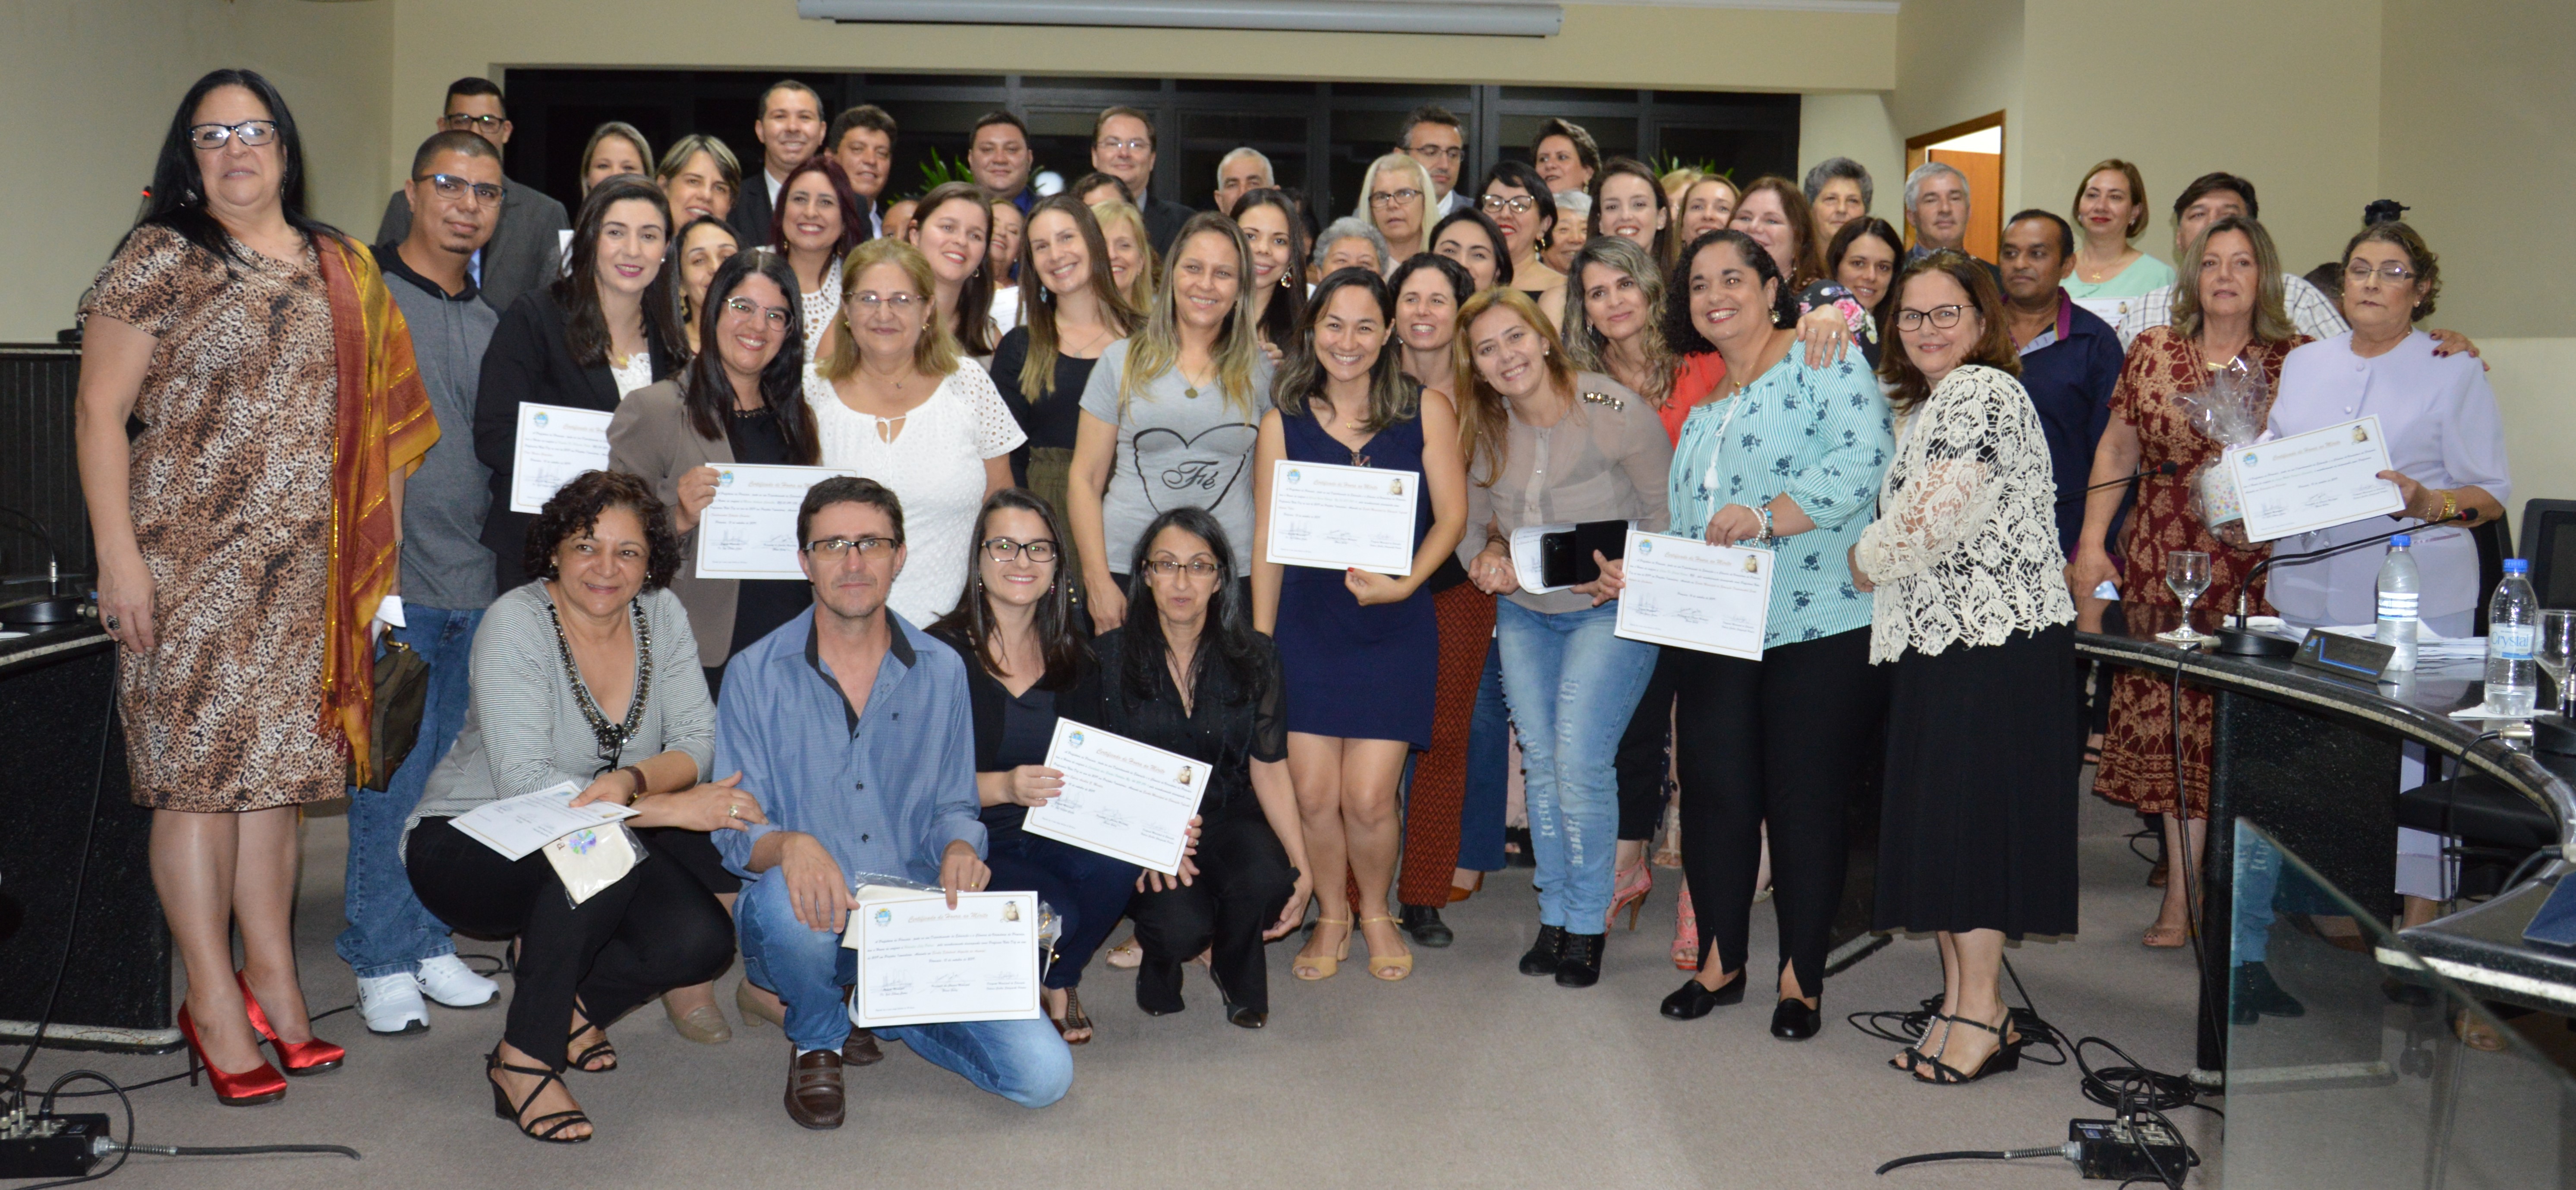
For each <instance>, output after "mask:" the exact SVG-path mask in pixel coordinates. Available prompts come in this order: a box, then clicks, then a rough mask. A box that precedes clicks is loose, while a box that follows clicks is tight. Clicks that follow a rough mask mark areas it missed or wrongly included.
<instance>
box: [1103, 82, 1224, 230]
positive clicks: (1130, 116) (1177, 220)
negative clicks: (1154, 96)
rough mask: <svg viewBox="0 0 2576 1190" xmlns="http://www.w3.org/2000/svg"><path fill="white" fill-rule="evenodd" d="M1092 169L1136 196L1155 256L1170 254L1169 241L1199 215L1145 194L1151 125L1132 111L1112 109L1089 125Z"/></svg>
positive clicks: (1149, 176) (1150, 160)
mask: <svg viewBox="0 0 2576 1190" xmlns="http://www.w3.org/2000/svg"><path fill="white" fill-rule="evenodd" d="M1091 168H1093V169H1096V170H1099V171H1100V172H1102V173H1104V174H1108V175H1109V176H1110V177H1113V178H1116V179H1118V180H1119V181H1120V182H1122V183H1125V184H1126V186H1127V193H1129V194H1133V195H1135V196H1136V210H1137V211H1138V212H1139V213H1141V214H1142V215H1144V216H1145V238H1146V239H1148V240H1150V241H1152V242H1153V244H1154V251H1156V252H1169V251H1171V250H1172V237H1174V236H1177V235H1179V234H1181V225H1182V224H1184V223H1187V222H1189V221H1190V216H1192V215H1194V214H1197V213H1198V212H1196V211H1193V210H1191V209H1190V208H1189V207H1187V206H1185V205H1183V204H1181V203H1176V202H1173V201H1172V200H1170V199H1168V198H1156V197H1154V196H1153V195H1151V194H1148V193H1146V191H1145V188H1146V187H1147V186H1149V185H1151V184H1152V183H1153V181H1154V121H1153V120H1152V119H1151V118H1150V117H1148V116H1146V114H1145V113H1143V112H1140V111H1138V110H1136V109H1135V108H1132V107H1113V108H1110V109H1108V110H1106V111H1103V112H1101V113H1100V117H1099V118H1098V119H1096V120H1093V121H1092V122H1091Z"/></svg>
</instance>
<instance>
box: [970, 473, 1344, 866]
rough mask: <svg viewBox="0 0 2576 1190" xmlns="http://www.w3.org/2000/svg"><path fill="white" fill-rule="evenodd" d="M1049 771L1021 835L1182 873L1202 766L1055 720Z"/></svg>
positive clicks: (1203, 782) (1203, 786)
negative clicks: (1050, 777)
mask: <svg viewBox="0 0 2576 1190" xmlns="http://www.w3.org/2000/svg"><path fill="white" fill-rule="evenodd" d="M1380 474H1385V473H1384V472H1380ZM1046 766H1047V767H1048V768H1051V769H1054V770H1056V771H1057V772H1060V773H1063V774H1064V791H1063V792H1062V793H1060V794H1058V795H1056V797H1055V798H1054V800H1052V801H1049V802H1048V803H1047V804H1045V805H1043V806H1032V807H1030V808H1029V813H1028V817H1027V818H1026V819H1025V820H1024V821H1023V822H1022V824H1021V829H1023V830H1025V831H1027V832H1029V833H1030V834H1032V835H1038V836H1042V837H1044V838H1049V839H1054V840H1056V841H1057V842H1060V843H1070V844H1072V845H1074V846H1076V847H1080V848H1083V849H1084V850H1087V851H1097V852H1099V853H1100V854H1102V855H1106V856H1109V857H1111V858H1113V859H1123V860H1126V861H1127V862H1128V863H1131V864H1135V865H1137V866H1139V867H1145V868H1151V869H1153V870H1155V871H1157V872H1160V873H1162V874H1164V875H1166V876H1170V875H1173V874H1175V873H1178V872H1179V871H1180V870H1181V851H1182V849H1183V848H1184V847H1186V846H1188V844H1189V833H1190V817H1191V816H1192V815H1194V814H1197V813H1198V812H1199V798H1200V796H1201V795H1203V794H1205V793H1206V792H1207V784H1208V766H1207V762H1205V761H1200V760H1192V759H1190V758H1189V757H1187V756H1182V755H1180V754H1179V753H1175V752H1165V751H1163V750H1162V749H1160V748H1157V747H1154V746H1152V745H1150V744H1140V743H1137V742H1136V741H1134V740H1131V739H1128V738H1127V737H1125V736H1120V735H1112V734H1110V733H1108V732H1106V731H1102V730H1101V729H1099V728H1097V727H1092V726H1089V725H1086V724H1081V723H1076V722H1074V721H1073V720H1071V719H1062V718H1059V719H1057V720H1056V721H1055V739H1054V740H1053V741H1052V742H1050V743H1049V744H1048V745H1047V758H1046Z"/></svg>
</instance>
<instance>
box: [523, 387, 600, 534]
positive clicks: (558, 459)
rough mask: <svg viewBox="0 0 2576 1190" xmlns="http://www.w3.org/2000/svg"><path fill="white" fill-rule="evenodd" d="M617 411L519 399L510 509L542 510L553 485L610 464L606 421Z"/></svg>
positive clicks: (557, 485) (559, 485)
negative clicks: (609, 411) (517, 432)
mask: <svg viewBox="0 0 2576 1190" xmlns="http://www.w3.org/2000/svg"><path fill="white" fill-rule="evenodd" d="M616 416H617V415H616V414H614V413H608V412H603V411H601V410H597V409H573V408H569V407H567V406H563V405H538V404H534V403H531V402H528V401H521V402H519V438H518V445H517V446H516V447H515V448H513V449H512V451H511V454H510V511H512V512H544V511H545V509H546V500H547V498H548V497H551V496H553V495H554V494H555V489H557V488H560V487H562V486H564V485H565V484H568V483H571V482H572V481H573V480H575V479H577V478H579V477H580V476H581V473H582V472H584V471H606V470H608V423H609V421H610V420H611V419H613V418H615V417H616Z"/></svg>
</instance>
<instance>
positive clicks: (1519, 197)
mask: <svg viewBox="0 0 2576 1190" xmlns="http://www.w3.org/2000/svg"><path fill="white" fill-rule="evenodd" d="M1477 205H1479V206H1482V207H1483V208H1485V213H1487V214H1489V215H1499V214H1502V213H1503V212H1505V211H1509V212H1511V213H1512V214H1515V215H1526V214H1529V213H1530V212H1531V211H1535V210H1537V209H1538V200H1537V199H1535V198H1532V197H1530V196H1529V195H1526V194H1516V195H1512V196H1510V197H1505V196H1503V195H1500V194H1488V195H1486V196H1485V197H1484V200H1483V201H1482V202H1480V203H1478V204H1477Z"/></svg>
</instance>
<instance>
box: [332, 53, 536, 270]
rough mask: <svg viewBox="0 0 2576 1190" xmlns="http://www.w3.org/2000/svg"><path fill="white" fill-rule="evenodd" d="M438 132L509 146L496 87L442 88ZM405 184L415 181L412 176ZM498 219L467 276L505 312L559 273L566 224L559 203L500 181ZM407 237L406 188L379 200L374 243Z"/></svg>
mask: <svg viewBox="0 0 2576 1190" xmlns="http://www.w3.org/2000/svg"><path fill="white" fill-rule="evenodd" d="M438 127H439V130H440V131H444V132H472V133H476V134H478V135H480V136H481V137H482V138H483V139H485V140H487V141H490V142H492V147H493V148H495V149H499V148H501V147H502V146H504V145H507V144H509V143H510V117H509V115H508V114H507V112H505V111H504V110H503V108H502V106H501V88H500V87H499V86H498V85H496V84H494V83H493V82H492V80H490V79H484V78H471V77H468V78H461V79H458V80H456V81H455V82H453V83H449V84H448V85H447V105H446V107H445V108H444V109H442V110H441V111H440V113H439V116H438ZM407 181H412V182H417V181H419V179H417V178H412V179H407ZM501 181H502V190H503V193H502V196H501V221H500V223H499V225H498V226H496V227H494V228H493V229H492V238H491V240H490V241H489V242H487V243H485V244H484V245H483V247H482V249H481V250H480V251H478V252H476V253H475V254H474V258H473V262H472V264H473V267H472V269H471V273H472V275H473V278H474V282H475V285H476V287H477V288H478V289H480V290H481V291H482V296H483V301H484V302H485V303H486V304H488V305H490V306H491V307H492V308H493V309H495V310H507V309H509V308H510V303H511V302H513V301H516V300H517V299H518V296H519V295H520V294H522V293H526V292H527V291H529V290H531V289H534V288H536V287H537V286H540V285H544V284H546V283H548V282H550V281H553V280H554V279H555V275H556V274H557V273H558V272H560V271H562V268H563V266H562V255H561V249H560V247H559V245H560V244H561V243H562V241H563V231H564V229H565V228H568V227H571V226H572V221H571V220H569V219H567V218H565V216H564V208H563V204H562V203H559V202H556V201H555V200H553V199H551V198H548V197H546V195H545V192H543V191H541V190H538V189H537V188H536V187H534V186H527V185H523V184H521V183H519V182H518V181H515V180H513V179H510V178H506V177H505V178H503V179H502V180H501ZM410 236H411V198H410V193H409V187H408V186H406V187H405V188H404V189H401V190H396V191H394V195H393V197H392V198H389V199H387V200H385V218H384V222H383V223H382V224H380V225H379V226H378V227H377V228H376V242H377V243H379V244H398V243H401V242H402V241H404V240H406V239H408V238H410Z"/></svg>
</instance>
